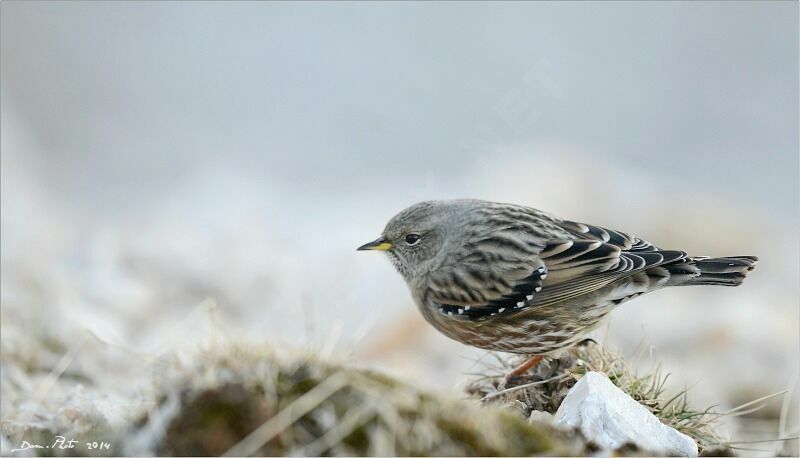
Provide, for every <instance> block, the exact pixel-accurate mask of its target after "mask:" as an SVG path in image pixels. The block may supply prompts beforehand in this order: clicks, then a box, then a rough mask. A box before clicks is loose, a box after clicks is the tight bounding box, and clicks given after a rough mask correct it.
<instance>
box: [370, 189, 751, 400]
mask: <svg viewBox="0 0 800 458" xmlns="http://www.w3.org/2000/svg"><path fill="white" fill-rule="evenodd" d="M358 250H372V251H382V252H384V253H386V254H387V255H388V257H389V259H390V260H391V262H392V264H394V267H395V268H396V270H397V271H398V272H399V273H400V275H401V276H402V277H403V278H404V280H405V282H406V284H407V286H408V288H409V290H410V292H411V296H412V298H413V300H414V302H415V304H416V306H417V308H418V309H419V311H420V312H421V313H422V316H423V317H424V318H425V320H426V321H427V322H428V323H430V324H431V325H432V326H433V327H434V328H436V329H437V330H438V331H439V332H441V333H442V334H444V335H445V336H447V337H450V338H452V339H454V340H456V341H458V342H461V343H463V344H466V345H470V346H473V347H477V348H481V349H484V350H491V351H501V352H507V353H516V354H523V355H528V358H527V359H526V360H525V362H524V363H522V364H520V365H519V366H518V367H516V368H515V369H513V370H512V371H511V372H510V373H508V374H507V375H506V377H505V379H504V383H503V385H505V382H506V381H508V380H510V379H512V378H514V377H518V376H521V375H523V374H524V373H526V372H527V371H529V370H530V369H532V368H533V367H535V366H536V364H538V363H539V362H540V361H541V360H542V359H543V358H544V357H545V356H548V355H551V354H553V353H556V352H558V351H560V350H563V349H566V348H569V347H570V346H572V345H575V344H577V343H580V342H582V341H583V340H584V339H585V336H586V334H587V333H589V332H591V331H592V330H593V329H595V328H596V327H597V326H598V324H599V323H600V322H601V320H602V319H603V318H604V317H605V316H606V315H608V313H609V312H611V311H612V310H613V309H615V308H616V307H617V306H619V305H620V304H622V303H623V302H626V301H629V300H631V299H634V298H636V297H638V296H641V295H642V294H646V293H649V292H652V291H655V290H658V289H661V288H666V287H672V286H690V285H721V286H738V285H739V284H741V283H742V281H743V280H744V278H745V276H746V275H747V273H748V272H749V271H751V270H753V269H754V268H755V266H756V264H757V262H758V258H757V257H756V256H730V257H718V258H713V257H708V256H689V255H688V254H687V253H686V252H684V251H681V250H668V249H661V248H659V247H657V246H655V245H653V244H651V243H650V242H648V241H646V240H644V239H641V238H638V237H635V236H632V235H629V234H627V233H625V232H622V231H619V230H613V229H608V228H605V227H601V226H598V225H593V224H586V223H581V222H576V221H571V220H566V219H562V218H560V217H558V216H555V215H553V214H550V213H547V212H544V211H541V210H537V209H535V208H532V207H528V206H523V205H515V204H507V203H499V202H489V201H484V200H477V199H455V200H432V201H424V202H419V203H417V204H414V205H412V206H410V207H408V208H406V209H404V210H402V211H400V212H399V213H398V214H397V215H395V216H394V217H392V218H391V219H390V220H389V222H388V223H387V224H386V227H385V228H384V230H383V232H382V234H381V236H380V237H378V238H377V239H376V240H373V241H372V242H369V243H366V244H364V245H362V246H360V247H359V248H358Z"/></svg>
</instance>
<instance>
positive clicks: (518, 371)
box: [499, 355, 544, 390]
mask: <svg viewBox="0 0 800 458" xmlns="http://www.w3.org/2000/svg"><path fill="white" fill-rule="evenodd" d="M543 358H544V356H541V355H536V356H532V357H531V358H530V359H528V360H527V361H525V362H524V363H522V364H520V365H519V366H517V367H516V368H514V370H513V371H511V372H509V373H508V374H506V376H505V377H503V381H502V382H501V383H500V387H499V389H501V390H502V389H505V387H506V386H507V385H508V382H509V381H511V379H513V378H515V377H519V376H521V375H522V374H524V373H525V372H528V371H529V370H531V369H533V368H534V367H536V365H537V364H539V362H540V361H541V360H542V359H543Z"/></svg>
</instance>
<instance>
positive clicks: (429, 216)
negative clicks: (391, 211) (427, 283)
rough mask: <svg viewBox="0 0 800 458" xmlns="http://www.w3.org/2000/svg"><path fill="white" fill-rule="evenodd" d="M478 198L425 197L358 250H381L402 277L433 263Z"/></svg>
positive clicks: (390, 221) (407, 277) (425, 268)
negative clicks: (426, 199) (376, 237)
mask: <svg viewBox="0 0 800 458" xmlns="http://www.w3.org/2000/svg"><path fill="white" fill-rule="evenodd" d="M478 202H479V201H470V200H451V201H427V202H420V203H418V204H414V205H412V206H410V207H408V208H406V209H405V210H403V211H401V212H400V213H398V214H397V215H395V216H394V217H393V218H392V219H391V220H389V223H388V224H386V228H385V229H384V230H383V234H382V235H381V236H380V237H379V238H378V239H377V240H374V241H372V242H369V243H367V244H365V245H362V246H361V247H359V248H358V249H359V250H378V251H385V252H386V253H387V254H388V255H389V258H390V259H391V260H392V263H393V264H394V265H395V267H396V268H397V270H398V271H399V272H400V273H401V274H402V275H403V276H404V277H406V279H407V280H408V279H411V278H413V277H414V276H415V275H417V274H420V273H423V272H425V271H427V270H429V269H432V268H434V267H435V265H434V264H435V263H434V260H435V259H436V254H437V253H439V252H440V251H441V250H442V247H443V246H445V245H446V243H447V241H448V239H451V240H452V239H453V238H454V237H453V235H454V233H455V232H457V231H458V230H459V228H461V227H463V224H462V221H463V220H464V216H465V215H466V214H467V213H469V212H467V211H466V210H467V209H468V208H470V207H474V206H475V205H477V204H478Z"/></svg>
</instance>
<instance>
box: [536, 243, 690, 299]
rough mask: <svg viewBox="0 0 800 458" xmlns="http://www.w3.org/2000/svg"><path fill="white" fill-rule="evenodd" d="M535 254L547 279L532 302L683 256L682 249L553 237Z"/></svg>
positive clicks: (568, 295)
mask: <svg viewBox="0 0 800 458" xmlns="http://www.w3.org/2000/svg"><path fill="white" fill-rule="evenodd" d="M539 256H540V257H541V259H542V261H544V264H545V267H546V268H547V272H548V281H547V283H545V284H544V285H543V288H542V291H541V292H540V293H539V294H538V295H537V296H536V300H535V303H534V304H532V305H534V306H547V305H552V304H555V303H558V302H563V301H567V300H570V299H573V298H575V297H578V296H581V295H584V294H587V293H591V292H592V291H595V290H598V289H600V288H602V287H604V286H606V285H608V284H610V283H612V282H614V281H616V280H619V279H620V278H623V277H627V276H630V275H632V274H634V273H636V272H640V271H642V270H646V269H650V268H652V267H656V266H659V265H662V264H667V263H672V262H676V261H680V260H682V259H685V258H686V253H684V252H683V251H677V250H659V249H656V248H653V247H649V248H648V249H646V250H634V251H626V250H623V249H622V248H620V247H619V246H617V245H612V244H611V243H606V242H601V241H599V240H554V241H551V242H550V243H549V244H548V245H547V247H545V249H544V250H543V251H542V252H541V253H540V255H539Z"/></svg>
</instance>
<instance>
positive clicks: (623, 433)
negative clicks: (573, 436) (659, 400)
mask: <svg viewBox="0 0 800 458" xmlns="http://www.w3.org/2000/svg"><path fill="white" fill-rule="evenodd" d="M555 424H556V425H557V426H566V427H569V428H579V429H580V431H581V432H582V433H583V435H584V436H585V437H586V438H587V439H589V440H591V441H592V442H594V443H595V444H597V445H598V446H600V447H603V448H606V449H611V450H615V449H617V448H619V447H621V446H622V445H623V444H625V443H628V442H632V443H634V444H636V445H637V446H639V447H640V448H642V449H643V450H647V451H650V452H661V453H663V454H665V455H669V456H692V457H694V456H697V444H695V443H694V441H693V440H692V439H691V438H690V437H689V436H687V435H685V434H682V433H679V432H678V431H676V430H675V429H673V428H671V427H669V426H667V425H665V424H663V423H661V421H659V420H658V418H656V416H655V415H653V414H652V413H651V412H650V411H649V410H647V408H646V407H644V406H643V405H641V404H639V403H638V402H636V401H635V400H634V399H633V398H631V397H630V396H628V395H627V394H626V393H625V392H623V391H622V390H620V389H619V388H617V387H616V386H614V384H613V383H611V380H609V379H608V377H606V376H605V375H603V374H601V373H599V372H589V373H587V374H586V375H584V376H583V378H581V379H580V380H578V383H576V384H575V386H573V387H572V389H571V390H569V393H567V397H566V398H564V401H563V402H562V403H561V406H559V408H558V411H557V412H556V415H555Z"/></svg>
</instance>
